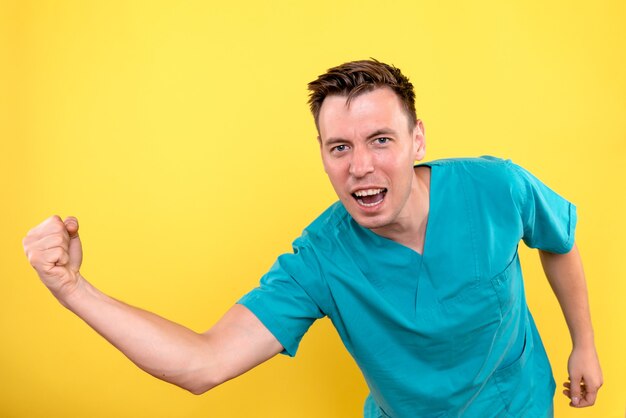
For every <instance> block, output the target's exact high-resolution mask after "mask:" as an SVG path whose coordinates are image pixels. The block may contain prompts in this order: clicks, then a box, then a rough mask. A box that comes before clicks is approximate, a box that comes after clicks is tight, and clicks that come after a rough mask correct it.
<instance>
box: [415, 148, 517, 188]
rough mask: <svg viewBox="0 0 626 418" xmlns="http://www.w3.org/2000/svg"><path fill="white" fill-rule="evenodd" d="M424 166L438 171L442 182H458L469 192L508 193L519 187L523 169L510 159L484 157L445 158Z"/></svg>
mask: <svg viewBox="0 0 626 418" xmlns="http://www.w3.org/2000/svg"><path fill="white" fill-rule="evenodd" d="M425 165H428V166H431V167H434V168H435V169H436V170H438V171H440V177H441V178H442V179H443V181H444V182H450V181H454V180H456V181H458V182H459V183H461V184H462V185H463V187H466V188H468V189H469V190H475V189H479V190H485V191H493V192H503V191H510V190H511V189H512V188H516V187H517V186H519V182H520V172H521V171H523V169H522V168H521V167H520V166H518V165H517V164H515V163H513V162H512V161H511V160H510V159H503V158H498V157H493V156H490V155H485V156H481V157H476V158H447V159H441V160H435V161H431V162H428V163H425Z"/></svg>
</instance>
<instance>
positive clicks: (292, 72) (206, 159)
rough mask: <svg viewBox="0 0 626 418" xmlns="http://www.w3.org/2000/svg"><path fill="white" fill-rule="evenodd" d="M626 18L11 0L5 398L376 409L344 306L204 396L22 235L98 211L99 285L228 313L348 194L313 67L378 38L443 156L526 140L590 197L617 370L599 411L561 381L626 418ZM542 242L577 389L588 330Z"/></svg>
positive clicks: (3, 35)
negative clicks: (90, 301)
mask: <svg viewBox="0 0 626 418" xmlns="http://www.w3.org/2000/svg"><path fill="white" fill-rule="evenodd" d="M511 3H512V4H511ZM295 4H299V5H295ZM624 22H626V3H625V2H624V1H623V0H613V1H611V0H601V1H597V2H588V1H585V2H583V1H570V0H568V1H565V0H561V1H547V2H546V1H543V0H531V1H528V0H526V1H516V2H502V1H496V0H493V1H488V0H481V1H458V2H434V1H422V0H420V1H408V0H407V1H402V2H380V1H371V0H359V1H356V0H355V1H340V2H336V1H333V0H320V1H316V2H308V3H304V2H302V3H301V4H300V2H293V1H286V0H284V1H273V2H256V1H248V2H236V1H234V2H219V3H216V2H202V1H198V2H176V1H172V2H158V3H157V2H154V1H144V2H139V1H134V2H127V1H106V2H105V1H102V2H88V1H19V0H16V1H0V54H1V55H0V89H1V90H0V141H1V142H0V147H1V148H0V193H1V199H2V200H1V202H2V204H1V207H0V211H1V214H0V215H1V216H0V258H1V262H0V278H1V280H2V282H1V283H2V286H1V287H0V290H1V295H2V303H1V304H0V338H1V344H0V370H1V371H0V375H1V376H2V378H1V379H0V416H3V417H85V416H89V417H206V416H211V417H213V416H215V417H217V416H220V417H272V418H275V417H305V418H306V417H342V418H343V417H356V416H358V415H359V414H360V411H361V405H362V400H363V398H364V396H365V395H366V387H365V385H364V383H363V382H362V379H361V376H360V373H359V371H358V369H357V368H356V367H355V366H354V365H353V363H352V362H351V359H350V358H349V356H348V355H347V354H346V353H345V352H344V350H343V348H342V346H341V343H340V341H339V339H338V337H337V336H336V334H335V332H334V330H333V329H332V327H331V326H330V324H329V321H327V320H322V321H318V323H317V324H316V325H314V326H313V328H312V329H311V331H310V332H309V334H308V335H307V336H306V337H305V338H304V341H303V344H302V347H301V351H300V352H299V353H298V356H297V357H296V359H289V358H286V357H284V356H279V357H278V358H276V359H273V360H271V361H270V362H268V363H266V364H264V365H262V366H261V367H259V368H258V369H256V370H254V371H252V372H250V373H249V374H248V375H246V376H243V377H241V378H239V379H237V380H235V381H232V382H229V383H227V384H226V385H224V386H222V387H220V388H217V389H215V390H214V391H212V392H209V393H208V394H206V395H204V396H201V397H194V396H193V395H190V394H187V393H186V392H184V391H183V390H180V389H177V388H175V387H173V386H170V385H168V384H166V383H163V382H160V381H158V380H156V379H153V378H152V377H150V376H147V375H144V374H143V373H142V372H141V371H139V370H138V369H136V368H135V366H133V365H132V364H131V363H130V362H129V361H127V360H126V359H125V358H124V357H123V356H122V355H120V354H119V353H118V352H116V351H115V349H113V348H112V347H110V346H109V345H108V344H107V343H106V342H105V341H104V340H103V339H102V338H100V337H99V336H98V335H97V334H96V333H94V332H93V331H91V330H90V329H89V328H88V327H87V326H86V325H84V324H83V323H82V322H81V321H80V320H78V319H77V318H75V317H73V316H72V315H71V314H70V313H69V312H67V311H65V310H64V309H63V308H61V307H60V306H59V305H58V304H57V303H56V301H55V300H53V298H52V297H51V296H50V295H49V294H48V292H47V291H46V289H45V288H44V287H43V286H42V285H41V284H40V283H39V282H38V279H37V277H36V275H35V273H34V272H33V271H32V270H31V269H30V267H29V266H28V264H27V261H26V259H25V257H24V256H23V253H22V247H21V238H22V237H23V235H24V234H25V233H26V232H27V231H28V229H30V228H31V227H32V226H34V225H35V224H37V223H39V222H40V221H41V220H43V219H44V218H45V217H47V216H49V215H51V214H55V213H56V214H60V215H61V216H67V215H70V214H71V215H76V216H78V218H79V219H80V221H81V234H82V238H83V243H84V247H85V252H86V256H85V261H84V264H83V266H84V267H83V269H82V272H83V274H84V275H85V276H86V277H87V278H88V279H90V280H91V281H92V282H93V283H94V284H95V285H96V286H98V287H99V288H101V289H102V290H104V291H106V292H107V293H110V294H112V295H114V296H116V297H118V298H120V299H123V300H125V301H128V302H130V303H132V304H135V305H139V306H141V307H144V308H147V309H150V310H154V311H156V312H158V313H160V314H162V315H164V316H166V317H168V318H171V319H173V320H175V321H178V322H181V323H183V324H186V325H188V326H190V327H191V328H193V329H195V330H198V331H200V330H204V329H206V328H208V327H209V326H210V325H211V324H212V323H213V322H214V321H215V320H217V319H218V318H219V316H220V315H221V313H223V312H224V311H225V310H226V309H227V308H228V307H229V306H231V305H232V303H233V302H234V301H235V300H237V299H238V298H239V297H240V296H241V295H242V294H243V293H245V292H246V291H247V290H248V289H250V288H251V287H253V286H254V285H255V284H256V283H257V281H258V279H259V277H260V276H261V274H262V273H264V272H265V271H266V269H267V268H268V267H269V266H270V265H271V263H272V262H273V260H274V258H275V257H276V256H277V255H278V254H280V253H281V252H284V251H288V250H289V249H290V243H291V241H292V239H293V238H295V237H296V236H297V235H298V234H299V232H300V231H301V229H302V228H303V227H305V226H306V225H307V224H308V223H309V222H310V221H311V220H312V219H313V218H314V217H315V216H316V214H318V213H319V212H320V211H321V210H322V209H323V208H325V207H326V206H327V205H329V204H330V203H331V202H333V201H334V199H335V197H334V194H333V192H332V189H331V188H330V186H329V184H328V182H327V180H326V178H325V175H324V173H323V170H322V168H321V163H320V161H319V157H318V155H317V149H316V141H315V136H316V132H315V130H314V125H313V123H312V121H311V118H310V116H309V114H308V110H307V107H306V104H305V102H306V99H307V95H306V94H307V93H306V83H307V82H308V81H310V80H312V79H313V78H315V76H317V75H318V74H320V73H321V72H323V71H324V70H325V69H326V68H328V67H330V66H333V65H336V64H339V63H341V62H344V61H347V60H352V59H362V58H367V57H376V58H378V59H380V60H383V61H387V62H390V63H393V64H395V65H397V66H399V67H400V68H402V69H403V71H404V72H405V73H406V74H408V75H409V76H410V77H411V79H412V81H413V83H414V84H415V86H416V90H417V96H418V103H417V107H418V113H419V115H420V117H421V118H422V119H423V120H424V123H425V126H426V133H427V139H428V141H429V142H428V150H429V155H428V158H429V159H435V158H442V157H451V156H476V155H481V154H492V155H498V156H502V157H508V158H512V159H513V160H514V161H516V162H518V163H520V164H522V165H524V166H526V167H527V168H529V169H530V170H531V171H533V172H534V173H535V174H536V175H537V176H538V177H539V178H541V179H542V180H544V181H545V182H546V183H548V184H549V185H550V186H552V187H553V188H555V189H557V190H558V191H559V192H560V193H561V194H562V195H564V196H565V197H567V198H568V199H570V200H572V201H574V202H575V203H576V204H577V206H578V210H579V216H580V222H579V228H578V235H577V237H578V242H579V246H580V248H581V252H582V254H583V256H584V259H585V265H586V271H587V275H588V282H589V289H590V294H591V304H592V310H593V318H594V322H595V329H596V338H597V344H598V350H599V353H600V356H601V360H602V364H603V367H604V374H605V387H604V388H603V389H602V391H601V393H600V395H599V398H598V403H597V406H596V407H595V408H594V409H589V410H579V411H573V410H571V409H570V408H569V407H567V406H566V401H565V399H564V398H563V397H562V395H560V394H559V393H558V392H557V397H556V414H557V415H556V416H557V417H603V418H604V417H622V416H623V414H624V406H625V403H626V384H625V383H624V377H625V376H626V364H625V361H624V352H626V349H625V340H626V332H625V331H624V321H625V320H626V317H625V308H624V302H623V300H624V297H625V296H626V268H625V267H624V255H623V247H622V246H621V245H619V242H620V241H621V238H622V237H624V236H626V222H625V221H624V214H625V213H626V193H625V186H624V183H625V180H626V173H625V168H624V167H625V164H624V156H625V154H624V153H625V152H626V134H625V133H626V76H625V74H626V58H625V57H626V53H625V51H626V42H625V41H624V40H625V39H626V25H625V24H624ZM522 255H523V260H524V261H525V264H526V272H527V273H526V274H527V277H526V285H527V289H528V293H529V294H528V299H529V303H530V305H531V309H532V308H534V313H535V316H536V320H537V322H538V325H539V328H540V330H541V331H542V335H543V338H544V341H545V344H546V346H547V350H548V352H549V355H550V358H551V360H552V363H553V367H554V372H555V377H556V379H557V381H558V385H559V386H560V384H561V382H562V381H563V380H565V378H566V376H567V372H566V368H565V366H566V360H567V355H568V354H569V346H570V342H569V337H568V333H567V329H566V327H565V323H564V321H563V320H562V317H561V314H560V311H559V308H558V305H557V303H556V302H555V299H554V296H553V295H552V293H551V291H550V290H549V287H548V285H547V284H546V281H545V280H544V279H543V278H542V276H541V273H540V269H539V264H538V262H537V257H536V256H535V255H534V254H532V253H531V252H530V251H524V252H523V254H522ZM424 383H425V384H428V382H424ZM559 392H560V390H559Z"/></svg>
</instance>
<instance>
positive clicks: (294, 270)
mask: <svg viewBox="0 0 626 418" xmlns="http://www.w3.org/2000/svg"><path fill="white" fill-rule="evenodd" d="M320 286H322V278H321V274H320V271H319V268H318V267H317V261H316V259H314V256H313V254H312V250H310V249H308V248H303V247H298V246H296V245H295V244H294V253H293V254H283V255H281V256H280V257H278V259H277V260H276V262H275V263H274V265H273V266H272V268H271V269H270V270H269V271H268V272H267V273H266V274H265V275H264V276H263V277H262V278H261V282H260V284H259V286H258V287H256V288H255V289H253V290H252V291H250V292H249V293H248V294H246V295H244V296H243V297H242V298H241V299H240V300H239V301H238V302H237V303H239V304H241V305H243V306H245V307H247V308H248V309H250V311H252V313H254V314H255V315H256V317H257V318H258V319H259V320H260V321H261V322H262V323H263V325H265V327H267V329H268V330H269V331H270V332H271V333H272V334H273V335H274V337H276V339H277V340H278V341H279V342H280V343H281V344H282V346H283V348H284V351H283V352H282V354H287V355H289V356H291V357H293V356H295V355H296V352H297V350H298V346H299V344H300V340H301V339H302V337H303V336H304V334H305V333H306V331H307V330H308V329H309V327H310V326H311V324H312V323H313V322H314V321H315V320H316V319H319V318H321V317H323V316H324V313H323V312H322V309H321V308H320V304H319V301H318V300H317V299H319V297H316V295H319V294H320V290H319V289H316V287H320Z"/></svg>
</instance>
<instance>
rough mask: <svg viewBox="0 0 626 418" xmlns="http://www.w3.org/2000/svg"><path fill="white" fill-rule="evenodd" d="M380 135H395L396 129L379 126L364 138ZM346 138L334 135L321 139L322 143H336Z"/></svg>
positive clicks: (344, 140)
mask: <svg viewBox="0 0 626 418" xmlns="http://www.w3.org/2000/svg"><path fill="white" fill-rule="evenodd" d="M381 135H396V131H394V130H393V129H391V128H380V129H376V130H375V131H374V132H372V133H371V134H369V135H367V137H366V139H372V138H375V137H377V136H381ZM346 141H347V140H346V139H344V138H341V137H336V138H328V139H327V140H326V141H322V142H323V143H324V145H333V144H336V143H340V142H346Z"/></svg>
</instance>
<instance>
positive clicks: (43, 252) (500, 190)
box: [24, 60, 602, 417]
mask: <svg viewBox="0 0 626 418" xmlns="http://www.w3.org/2000/svg"><path fill="white" fill-rule="evenodd" d="M309 89H310V90H311V97H310V105H311V110H312V113H313V116H314V118H315V122H316V126H317V128H318V132H319V136H318V141H319V145H320V152H321V155H322V160H323V163H324V169H325V171H326V173H327V174H328V177H329V179H330V181H331V183H332V185H333V187H334V189H335V191H336V193H337V195H338V197H339V202H337V203H335V204H334V205H332V206H331V207H330V208H329V209H328V210H326V211H325V212H324V213H323V214H321V215H320V216H319V217H318V218H317V219H316V220H315V221H314V222H313V223H312V224H311V225H310V226H309V227H307V228H306V229H305V231H304V233H303V234H302V236H301V237H300V238H298V239H297V240H296V241H295V242H294V252H293V254H285V255H282V256H280V257H279V258H278V260H277V262H276V263H275V265H274V266H273V267H272V269H271V270H270V271H269V272H268V273H267V274H266V275H265V276H264V277H263V278H262V279H261V284H260V286H259V287H258V288H256V289H254V290H252V291H251V292H250V293H248V294H247V295H245V296H244V297H243V298H242V299H241V300H240V301H239V302H238V303H237V304H235V305H234V306H233V307H232V308H231V309H230V310H229V311H228V312H227V313H226V314H225V315H224V317H223V318H222V319H221V320H220V321H219V322H218V323H217V324H216V325H215V326H214V327H212V328H211V329H209V330H208V331H206V332H205V333H202V334H197V333H195V332H193V331H191V330H189V329H187V328H184V327H182V326H180V325H177V324H174V323H172V322H170V321H168V320H166V319H163V318H161V317H159V316H157V315H154V314H152V313H149V312H146V311H143V310H140V309H137V308H134V307H131V306H129V305H126V304H124V303H122V302H119V301H117V300H115V299H112V298H110V297H109V296H106V295H104V294H103V293H102V292H100V291H98V290H97V289H95V288H94V287H93V286H91V285H90V284H89V283H88V282H87V281H86V280H85V279H84V278H83V277H82V276H81V274H80V264H81V260H82V250H81V244H80V239H79V237H78V221H77V219H76V218H73V217H69V218H67V219H66V220H65V221H64V222H63V221H62V220H61V219H60V218H59V217H57V216H53V217H51V218H49V219H47V220H46V221H44V222H43V223H42V224H40V225H39V226H37V227H35V228H34V229H32V230H31V231H30V232H29V233H28V235H27V237H26V238H25V239H24V248H25V252H26V254H27V256H28V258H29V260H30V263H31V264H32V265H33V267H34V268H35V270H36V271H37V272H38V274H39V276H40V278H41V280H42V281H43V282H44V284H45V285H46V286H47V287H48V288H49V289H50V291H51V292H52V293H53V294H54V295H55V296H56V297H57V299H58V300H59V301H60V302H61V303H62V304H63V305H64V306H66V307H67V308H68V309H70V310H72V311H73V312H75V313H76V314H77V315H78V316H80V317H81V318H82V319H83V320H85V321H86V322H87V323H88V324H89V325H90V326H91V327H93V328H94V329H95V330H96V331H98V332H99V333H100V334H101V335H103V336H104V337H105V338H106V339H107V340H109V341H110V342H111V343H112V344H114V345H115V346H116V347H117V348H119V349H120V350H121V351H122V352H123V353H124V354H125V355H126V356H128V357H129V358H130V359H131V360H132V361H133V362H135V363H136V364H137V365H138V366H139V367H140V368H142V369H143V370H145V371H147V372H148V373H151V374H152V375H154V376H156V377H158V378H160V379H163V380H165V381H168V382H171V383H174V384H176V385H179V386H181V387H183V388H185V389H187V390H189V391H191V392H193V393H196V394H199V393H203V392H205V391H206V390H209V389H211V388H212V387H214V386H216V385H218V384H220V383H223V382H225V381H226V380H229V379H231V378H233V377H235V376H237V375H239V374H241V373H244V372H245V371H247V370H249V369H251V368H252V367H254V366H256V365H258V364H259V363H262V362H264V361H265V360H268V359H269V358H271V357H273V356H274V355H276V354H278V353H280V352H282V353H285V354H288V355H295V353H296V351H297V348H298V344H299V342H300V339H301V338H302V335H303V334H304V333H305V332H306V330H307V329H308V328H309V326H310V325H311V323H312V322H313V321H314V320H315V319H317V318H320V317H322V316H325V315H327V316H329V317H330V319H331V320H332V322H333V324H334V325H335V327H336V329H337V331H338V333H339V334H340V336H341V338H342V340H343V342H344V344H345V346H346V348H347V349H348V351H349V352H350V354H351V355H352V356H353V357H354V359H355V361H356V362H357V363H358V365H359V367H360V368H361V370H362V371H363V374H364V376H365V378H366V380H367V383H368V386H369V387H370V390H371V394H370V396H369V397H368V399H367V400H366V404H365V411H364V414H365V416H366V417H381V416H391V417H417V416H420V417H421V416H428V417H431V416H466V417H488V416H493V417H500V416H514V417H522V416H523V417H545V416H551V415H552V397H553V393H554V389H555V383H554V380H553V378H552V373H551V369H550V365H549V363H548V360H547V356H546V354H545V351H544V349H543V345H542V343H541V340H540V338H539V335H538V333H537V329H536V327H535V325H534V322H533V320H532V317H531V316H530V313H529V312H528V308H527V306H526V302H525V298H524V290H523V284H522V277H521V270H520V265H519V259H518V257H517V245H518V243H519V241H520V240H521V239H523V240H524V241H525V242H526V244H528V245H529V246H531V247H536V248H539V251H540V256H541V261H542V263H543V267H544V270H545V272H546V275H547V277H548V280H549V281H550V284H551V286H552V288H553V290H554V292H555V294H556V296H557V298H558V300H559V303H560V304H561V307H562V309H563V312H564V315H565V318H566V322H567V325H568V327H569V329H570V333H571V336H572V341H573V350H572V354H571V356H570V359H569V364H568V370H569V376H570V382H566V383H565V384H564V385H565V388H566V389H565V390H564V393H565V395H566V396H568V397H569V398H570V399H571V402H570V405H572V406H575V407H584V406H589V405H593V403H594V402H595V398H596V393H597V390H598V389H599V387H600V386H601V384H602V375H601V371H600V366H599V363H598V359H597V355H596V350H595V346H594V341H593V331H592V327H591V320H590V315H589V308H588V302H587V292H586V287H585V279H584V275H583V271H582V265H581V262H580V257H579V255H578V251H577V249H576V246H575V244H574V228H575V224H576V211H575V207H574V206H573V205H571V204H570V203H569V202H567V201H565V200H564V199H562V198H561V197H560V196H558V195H557V194H555V193H554V192H552V191H551V190H550V189H548V188H547V187H546V186H545V185H543V184H542V183H541V182H539V181H538V180H537V179H536V178H535V177H533V176H532V175H531V174H530V173H528V172H527V171H525V170H524V169H522V168H521V167H519V166H516V165H515V164H513V163H511V162H510V161H504V160H499V159H496V158H493V157H483V158H479V159H456V160H442V161H434V162H430V163H427V164H420V165H417V166H414V163H415V161H420V160H422V159H423V158H424V156H425V138H424V129H423V124H422V122H421V121H420V120H418V119H417V117H416V114H415V106H414V93H413V86H412V85H411V83H410V82H409V80H408V79H407V78H406V77H405V76H404V75H402V73H401V72H400V71H399V70H398V69H397V68H394V67H392V66H389V65H386V64H383V63H380V62H378V61H375V60H369V61H356V62H350V63H346V64H343V65H341V66H339V67H335V68H332V69H330V70H329V71H328V72H327V73H325V74H323V75H322V76H320V77H319V78H318V79H317V80H315V81H313V82H312V83H310V84H309Z"/></svg>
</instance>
